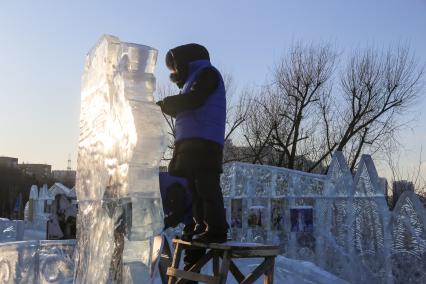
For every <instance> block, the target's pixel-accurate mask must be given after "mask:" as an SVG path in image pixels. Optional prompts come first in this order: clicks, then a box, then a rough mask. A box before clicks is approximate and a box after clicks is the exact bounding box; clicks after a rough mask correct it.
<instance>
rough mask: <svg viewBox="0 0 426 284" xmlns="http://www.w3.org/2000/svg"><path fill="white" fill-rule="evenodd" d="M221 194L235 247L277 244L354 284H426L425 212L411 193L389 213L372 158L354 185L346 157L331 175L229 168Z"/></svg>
mask: <svg viewBox="0 0 426 284" xmlns="http://www.w3.org/2000/svg"><path fill="white" fill-rule="evenodd" d="M222 190H223V194H224V198H225V206H226V211H227V219H228V222H229V224H230V225H231V233H230V234H231V237H232V239H234V240H238V241H255V242H266V243H273V244H278V245H280V247H281V250H282V253H283V254H284V255H285V256H287V257H290V258H296V259H302V260H309V261H312V262H314V263H316V264H317V265H319V266H320V267H322V268H324V269H326V270H327V271H330V272H332V273H334V274H336V275H338V276H340V277H342V278H344V279H347V280H349V281H350V282H352V283H420V282H422V281H423V282H425V281H426V272H425V271H426V270H425V265H426V254H425V251H426V250H425V242H426V235H425V228H426V222H425V218H426V214H425V210H424V208H423V206H421V204H420V202H419V200H418V198H417V197H416V196H415V195H414V194H410V193H407V195H408V194H410V195H409V196H406V195H404V196H402V197H403V198H401V199H400V200H399V202H398V207H396V208H395V210H394V211H393V212H390V211H389V209H388V206H387V203H386V200H385V196H384V190H383V188H382V186H381V184H380V183H379V178H378V176H377V172H376V169H375V166H374V163H373V161H372V159H371V157H370V156H368V155H364V156H363V157H362V159H361V162H360V164H359V169H358V171H357V174H356V176H355V177H353V176H352V174H351V172H350V170H349V168H348V166H347V163H346V161H345V159H344V157H343V155H342V153H341V152H336V153H335V155H334V157H333V160H332V162H331V165H330V167H329V171H328V173H327V175H316V174H309V173H304V172H300V171H294V170H289V169H285V168H277V167H271V166H262V165H252V164H245V163H238V162H235V163H230V164H227V165H225V169H224V174H223V175H222ZM419 204H420V205H419ZM403 240H404V241H403ZM407 240H409V242H408V243H407ZM404 259H407V260H409V261H408V262H407V261H406V262H404ZM405 272H409V273H405ZM419 281H420V282H419Z"/></svg>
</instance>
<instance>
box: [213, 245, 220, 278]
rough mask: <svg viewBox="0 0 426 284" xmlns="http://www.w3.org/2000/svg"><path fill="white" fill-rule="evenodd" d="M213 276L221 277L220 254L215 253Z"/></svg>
mask: <svg viewBox="0 0 426 284" xmlns="http://www.w3.org/2000/svg"><path fill="white" fill-rule="evenodd" d="M213 275H214V276H218V275H219V252H217V251H214V252H213Z"/></svg>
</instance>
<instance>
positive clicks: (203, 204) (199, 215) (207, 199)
mask: <svg viewBox="0 0 426 284" xmlns="http://www.w3.org/2000/svg"><path fill="white" fill-rule="evenodd" d="M187 180H188V187H189V190H190V191H191V194H192V214H193V217H194V220H195V222H196V223H197V224H203V223H205V224H206V225H207V231H209V232H212V233H217V234H221V233H226V232H227V230H228V224H227V222H226V216H225V208H224V204H223V195H222V190H221V188H220V174H219V173H217V172H215V171H203V170H200V171H196V172H194V173H191V174H190V175H189V176H188V177H187Z"/></svg>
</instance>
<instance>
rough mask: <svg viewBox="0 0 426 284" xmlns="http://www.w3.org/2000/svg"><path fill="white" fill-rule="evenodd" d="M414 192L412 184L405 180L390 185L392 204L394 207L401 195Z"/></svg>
mask: <svg viewBox="0 0 426 284" xmlns="http://www.w3.org/2000/svg"><path fill="white" fill-rule="evenodd" d="M406 190H409V191H413V192H414V184H413V183H412V182H411V181H407V180H398V181H394V182H393V183H392V204H393V206H395V204H396V202H397V201H398V199H399V197H400V196H401V194H402V193H403V192H404V191H406Z"/></svg>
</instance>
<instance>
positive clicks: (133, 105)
mask: <svg viewBox="0 0 426 284" xmlns="http://www.w3.org/2000/svg"><path fill="white" fill-rule="evenodd" d="M156 59H157V51H156V50H155V49H153V48H151V47H148V46H143V45H138V44H133V43H125V42H121V41H120V40H119V39H118V38H117V37H114V36H109V35H107V36H103V37H102V38H101V39H100V40H99V41H98V43H97V44H96V46H95V47H94V48H93V49H92V50H91V51H90V52H89V54H88V55H87V58H86V63H85V68H84V75H83V78H82V91H81V113H80V140H79V146H78V147H79V152H78V165H77V180H76V191H77V199H78V204H79V213H78V217H77V241H78V243H77V254H76V270H75V282H76V283H106V282H108V281H112V282H118V283H121V282H125V283H131V282H133V283H145V282H146V279H147V278H148V277H149V274H148V271H149V263H150V256H151V248H152V237H153V236H155V235H156V234H158V233H159V232H160V231H161V230H162V228H163V224H162V222H163V216H162V208H161V201H160V191H159V185H158V164H159V162H160V160H161V158H162V154H163V151H164V150H165V147H166V145H167V141H166V137H167V136H166V130H165V129H166V128H165V124H164V120H163V117H162V114H161V111H160V109H159V107H157V106H156V105H155V102H154V98H153V96H152V94H153V92H154V90H155V77H154V75H153V72H154V68H155V63H156ZM144 279H145V280H144Z"/></svg>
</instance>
